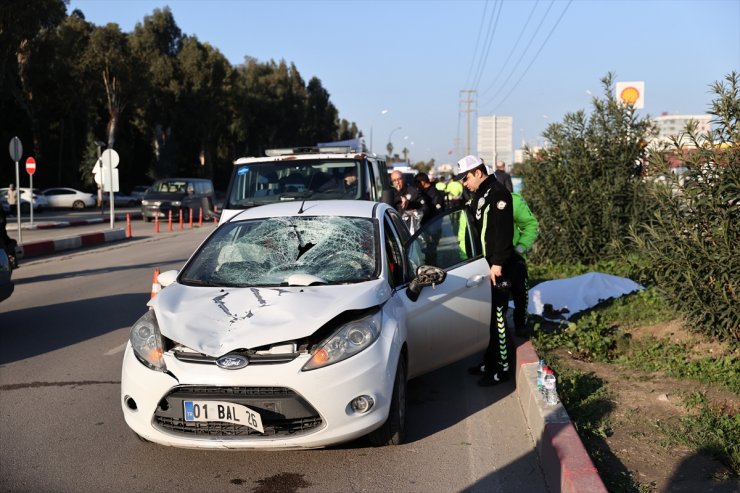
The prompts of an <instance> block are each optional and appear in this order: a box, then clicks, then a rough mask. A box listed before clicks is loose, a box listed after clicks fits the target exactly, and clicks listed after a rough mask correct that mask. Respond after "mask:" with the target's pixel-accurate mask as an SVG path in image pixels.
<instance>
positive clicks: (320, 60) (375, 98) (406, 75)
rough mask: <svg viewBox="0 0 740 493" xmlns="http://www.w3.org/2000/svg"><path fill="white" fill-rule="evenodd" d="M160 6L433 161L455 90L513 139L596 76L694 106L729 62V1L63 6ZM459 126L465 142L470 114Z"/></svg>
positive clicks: (126, 22) (456, 151)
mask: <svg viewBox="0 0 740 493" xmlns="http://www.w3.org/2000/svg"><path fill="white" fill-rule="evenodd" d="M165 6H169V7H170V9H171V10H172V13H173V15H174V18H175V21H176V22H177V24H178V26H179V27H180V29H181V30H182V32H183V33H184V34H187V35H190V36H196V37H197V38H198V39H199V40H200V41H201V42H207V43H209V44H211V45H212V46H214V47H216V48H218V49H219V50H220V51H221V52H222V53H223V54H224V55H225V56H226V57H227V58H228V59H229V60H230V61H231V63H232V64H234V65H236V64H240V63H242V62H243V60H244V57H245V56H251V57H255V58H257V59H258V60H260V61H268V60H270V59H272V60H276V61H279V60H281V59H284V60H286V61H287V62H289V63H290V62H293V63H295V65H296V67H297V68H298V71H299V72H300V74H301V76H302V77H303V79H304V80H306V81H308V80H309V79H310V78H311V77H313V76H316V77H318V78H319V79H321V81H322V84H323V86H324V87H325V88H326V89H327V90H328V91H329V93H330V94H331V100H332V102H333V103H334V104H335V106H336V107H337V108H338V109H339V114H340V117H341V118H345V119H347V120H349V121H354V122H356V123H357V125H358V126H359V128H360V129H361V130H363V131H364V133H365V135H366V139H367V141H368V144H369V141H370V133H371V129H372V140H373V142H372V143H373V150H374V151H375V152H378V153H385V145H386V143H387V142H388V140H389V138H391V140H392V142H393V145H394V148H395V151H394V152H399V151H400V150H401V149H403V148H404V147H406V148H408V149H409V151H410V159H411V160H412V161H419V160H424V161H427V160H429V159H431V158H434V159H435V161H436V162H437V163H438V164H441V163H444V162H453V161H456V160H457V159H458V158H459V157H461V156H462V154H463V153H464V152H465V147H466V145H465V144H466V128H467V121H466V118H467V116H466V114H464V113H462V112H461V110H462V109H464V108H465V105H464V104H462V103H461V100H462V99H464V97H463V96H462V95H461V91H462V90H475V91H476V93H475V95H474V99H475V100H476V101H477V115H479V116H485V115H494V114H495V115H506V116H512V117H513V122H514V123H513V127H514V146H515V147H519V144H520V143H521V142H522V141H526V142H527V143H528V144H529V145H537V144H538V143H539V142H541V134H542V132H543V131H544V129H545V127H546V126H547V125H548V124H549V123H553V122H557V121H561V120H562V118H563V116H564V115H565V114H566V113H569V112H574V111H577V110H581V109H583V110H586V111H587V112H589V111H590V108H591V98H592V95H597V96H600V95H601V94H602V92H603V88H602V86H601V82H600V80H601V79H602V78H603V77H604V75H606V73H607V72H613V73H614V74H615V75H616V79H615V80H616V81H645V108H644V109H643V110H641V111H640V114H642V115H651V116H658V115H660V114H661V113H663V112H668V113H670V114H702V113H705V112H706V110H707V108H708V107H709V104H710V102H711V100H712V94H711V93H710V92H709V86H710V85H711V84H712V83H713V82H715V81H718V80H721V79H723V77H724V76H725V75H726V74H728V73H730V72H731V71H738V72H740V0H699V1H694V0H673V1H669V0H640V1H637V0H635V1H631V0H574V1H568V0H555V1H551V0H540V1H534V0H505V1H502V0H489V1H484V0H478V1H472V0H437V1H433V0H432V1H422V0H398V1H391V0H375V1H360V0H344V1H340V0H333V1H311V0H304V1H297V0H271V1H258V0H249V1H247V0H213V1H205V0H161V1H151V0H71V2H70V5H69V6H68V12H71V11H72V10H73V9H80V10H81V11H82V12H83V13H84V14H85V17H86V19H87V20H88V21H90V22H93V23H94V24H97V25H104V24H106V23H108V22H114V23H117V24H118V25H119V26H120V27H121V29H122V30H124V31H126V32H130V31H132V30H133V28H134V26H135V25H136V23H138V22H141V21H142V20H143V18H144V17H145V16H147V15H149V14H151V13H152V12H153V11H154V9H156V8H163V7H165ZM398 127H401V128H400V129H399V128H398ZM470 128H471V130H470V132H471V135H470V143H471V152H475V150H476V149H475V140H476V125H475V115H473V117H472V118H471V126H470ZM297 144H302V143H297ZM450 151H452V153H451V154H450Z"/></svg>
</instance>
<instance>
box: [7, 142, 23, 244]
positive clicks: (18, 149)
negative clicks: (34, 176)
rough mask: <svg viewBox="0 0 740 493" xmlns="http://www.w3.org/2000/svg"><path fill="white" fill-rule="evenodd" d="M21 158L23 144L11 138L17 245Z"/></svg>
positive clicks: (20, 233) (19, 233) (20, 236)
mask: <svg viewBox="0 0 740 493" xmlns="http://www.w3.org/2000/svg"><path fill="white" fill-rule="evenodd" d="M21 156H23V144H22V143H21V139H19V138H18V137H13V138H12V139H10V158H11V159H12V160H13V161H15V217H16V221H17V223H18V243H21V244H22V243H23V233H22V232H21V190H20V184H21V178H20V175H19V174H18V161H20V160H21Z"/></svg>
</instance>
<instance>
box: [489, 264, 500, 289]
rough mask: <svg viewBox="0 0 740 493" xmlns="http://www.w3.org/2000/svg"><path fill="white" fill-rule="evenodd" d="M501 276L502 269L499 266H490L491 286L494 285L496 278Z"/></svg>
mask: <svg viewBox="0 0 740 493" xmlns="http://www.w3.org/2000/svg"><path fill="white" fill-rule="evenodd" d="M501 274H502V269H501V266H500V265H492V266H491V281H492V282H493V285H494V286H495V285H496V278H497V277H498V276H500V275H501Z"/></svg>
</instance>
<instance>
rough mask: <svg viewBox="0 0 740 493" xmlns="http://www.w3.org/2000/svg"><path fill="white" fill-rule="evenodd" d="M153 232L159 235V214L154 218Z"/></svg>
mask: <svg viewBox="0 0 740 493" xmlns="http://www.w3.org/2000/svg"><path fill="white" fill-rule="evenodd" d="M154 232H155V233H159V213H157V215H156V216H154Z"/></svg>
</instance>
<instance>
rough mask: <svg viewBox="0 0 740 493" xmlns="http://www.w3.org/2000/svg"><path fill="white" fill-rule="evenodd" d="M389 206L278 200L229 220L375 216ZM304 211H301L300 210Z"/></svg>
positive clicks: (243, 212) (332, 201) (345, 202)
mask: <svg viewBox="0 0 740 493" xmlns="http://www.w3.org/2000/svg"><path fill="white" fill-rule="evenodd" d="M388 208H389V206H388V205H386V204H383V203H381V202H371V201H368V200H306V201H301V200H295V201H289V202H277V203H274V204H266V205H261V206H259V207H252V208H250V209H245V210H243V211H240V212H239V213H237V214H235V215H234V216H233V217H231V218H230V219H229V221H228V222H232V221H242V220H246V219H257V218H265V217H292V216H343V217H366V218H374V217H377V216H378V215H379V214H382V213H383V211H384V210H385V209H388ZM301 209H302V210H303V212H302V213H299V211H300V210H301Z"/></svg>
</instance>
